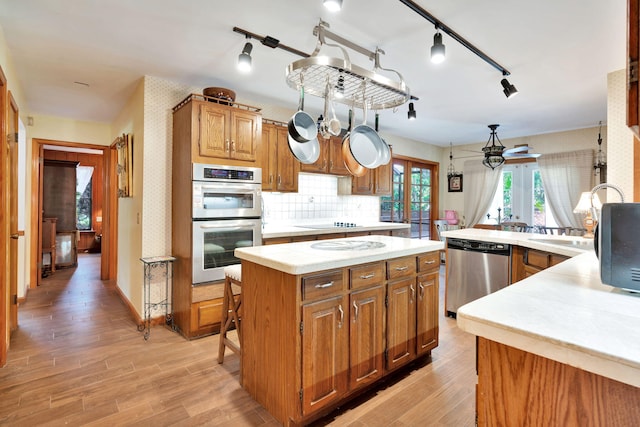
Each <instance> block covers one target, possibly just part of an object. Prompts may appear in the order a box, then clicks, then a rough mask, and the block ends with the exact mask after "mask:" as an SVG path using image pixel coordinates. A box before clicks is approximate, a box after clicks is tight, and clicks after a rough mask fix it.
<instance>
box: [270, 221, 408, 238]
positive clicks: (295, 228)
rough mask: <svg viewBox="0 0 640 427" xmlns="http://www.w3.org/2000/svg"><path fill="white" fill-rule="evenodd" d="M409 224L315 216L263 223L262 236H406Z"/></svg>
mask: <svg viewBox="0 0 640 427" xmlns="http://www.w3.org/2000/svg"><path fill="white" fill-rule="evenodd" d="M338 224H339V225H338ZM410 227H411V226H410V224H404V223H397V222H378V221H357V222H343V221H340V220H333V219H327V220H320V219H316V220H314V221H306V222H298V223H291V222H288V223H266V224H265V225H264V226H263V227H262V239H263V244H272V243H291V242H296V241H304V240H314V239H324V238H330V239H336V238H341V237H362V236H368V235H386V236H397V237H409V233H410Z"/></svg>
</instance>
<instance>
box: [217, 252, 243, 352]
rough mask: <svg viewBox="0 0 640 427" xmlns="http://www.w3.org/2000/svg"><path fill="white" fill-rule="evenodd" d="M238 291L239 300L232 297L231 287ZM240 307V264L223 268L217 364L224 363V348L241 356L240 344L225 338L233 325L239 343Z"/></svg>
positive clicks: (240, 340)
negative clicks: (222, 293)
mask: <svg viewBox="0 0 640 427" xmlns="http://www.w3.org/2000/svg"><path fill="white" fill-rule="evenodd" d="M234 286H237V287H239V288H241V289H240V295H239V298H238V299H237V300H236V299H235V298H234V297H233V287H234ZM241 305H242V268H241V265H240V264H234V265H229V266H227V267H225V268H224V296H223V302H222V319H221V321H220V345H219V347H218V363H222V362H224V350H225V347H229V348H230V349H231V350H232V351H233V352H234V353H236V354H237V355H238V356H240V355H241V354H242V352H241V349H240V344H236V343H234V342H233V341H231V340H230V339H229V338H227V331H228V330H229V328H230V327H231V324H234V325H235V328H236V331H237V332H238V342H239V343H241V342H242V339H241V337H240V334H241V330H242V327H241V319H240V307H241Z"/></svg>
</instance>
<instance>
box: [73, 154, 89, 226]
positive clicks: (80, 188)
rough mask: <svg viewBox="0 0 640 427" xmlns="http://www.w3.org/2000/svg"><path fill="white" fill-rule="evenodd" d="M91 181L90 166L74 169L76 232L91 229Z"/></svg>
mask: <svg viewBox="0 0 640 427" xmlns="http://www.w3.org/2000/svg"><path fill="white" fill-rule="evenodd" d="M92 181H93V167H92V166H78V167H77V168H76V227H77V228H78V230H91V229H92V223H91V218H92V212H93V211H92V205H91V196H92V185H91V184H92Z"/></svg>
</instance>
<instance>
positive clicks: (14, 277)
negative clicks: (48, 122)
mask: <svg viewBox="0 0 640 427" xmlns="http://www.w3.org/2000/svg"><path fill="white" fill-rule="evenodd" d="M7 130H8V138H7V141H8V143H9V235H10V236H11V240H10V241H9V328H10V330H11V331H14V330H16V329H17V328H18V239H19V236H20V233H19V232H18V104H16V102H15V100H14V99H13V96H12V95H11V92H9V121H8V123H7ZM22 234H23V236H24V233H22Z"/></svg>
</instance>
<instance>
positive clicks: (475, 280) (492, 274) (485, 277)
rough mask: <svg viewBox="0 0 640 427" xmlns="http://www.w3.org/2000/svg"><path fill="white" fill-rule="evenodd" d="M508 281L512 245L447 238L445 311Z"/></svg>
mask: <svg viewBox="0 0 640 427" xmlns="http://www.w3.org/2000/svg"><path fill="white" fill-rule="evenodd" d="M509 283H511V245H507V244H504V243H490V242H479V241H475V240H465V239H447V283H446V290H447V295H446V301H447V302H446V311H447V315H448V316H450V317H453V318H455V317H456V313H457V312H458V308H460V307H461V306H463V305H465V304H466V303H468V302H471V301H473V300H476V299H478V298H481V297H483V296H485V295H489V294H490V293H492V292H495V291H497V290H499V289H502V288H504V287H506V286H507V285H509Z"/></svg>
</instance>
